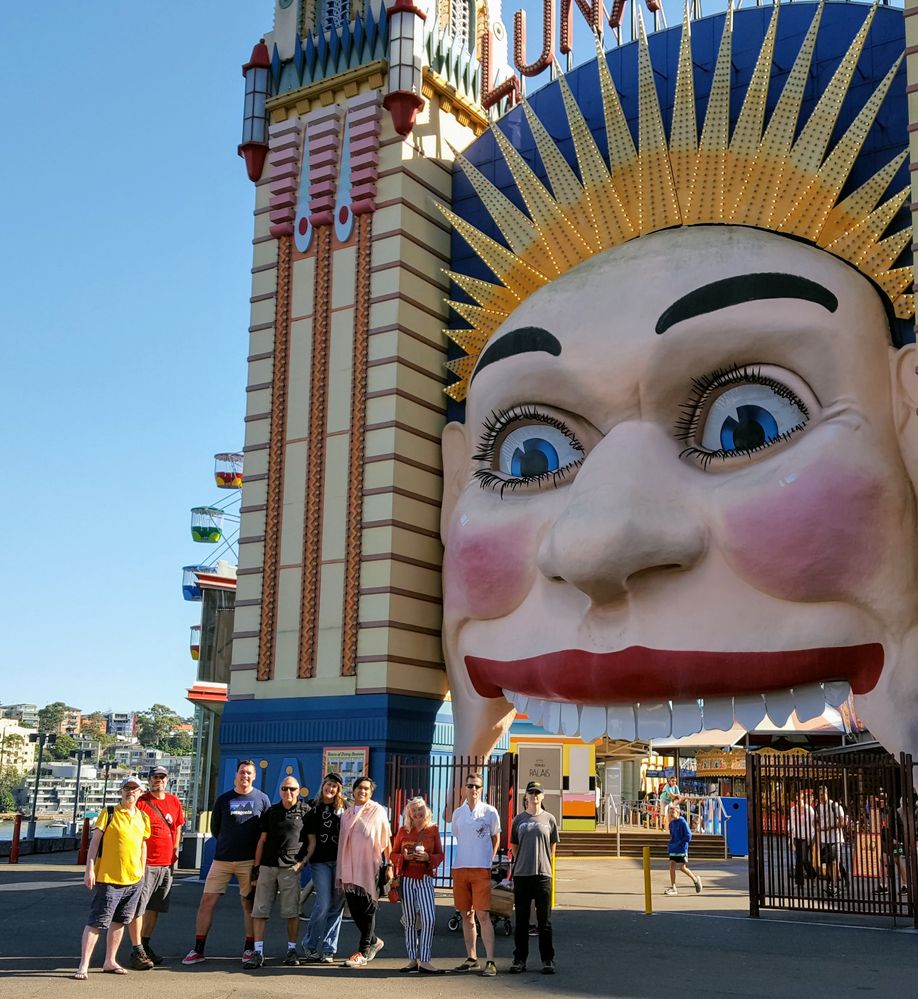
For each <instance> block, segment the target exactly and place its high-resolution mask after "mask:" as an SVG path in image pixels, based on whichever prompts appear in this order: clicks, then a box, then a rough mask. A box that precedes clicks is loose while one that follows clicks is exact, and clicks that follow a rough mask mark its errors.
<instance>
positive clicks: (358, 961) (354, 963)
mask: <svg viewBox="0 0 918 999" xmlns="http://www.w3.org/2000/svg"><path fill="white" fill-rule="evenodd" d="M369 963H370V962H369V961H368V960H367V959H366V958H365V957H364V956H363V954H361V953H360V951H357V953H356V954H354V956H353V957H349V958H348V959H347V960H346V961H345V962H344V967H345V968H365V967H366V966H367V965H368V964H369Z"/></svg>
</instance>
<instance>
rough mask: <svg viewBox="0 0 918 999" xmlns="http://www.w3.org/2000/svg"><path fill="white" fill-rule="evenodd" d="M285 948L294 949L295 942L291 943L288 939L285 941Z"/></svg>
mask: <svg viewBox="0 0 918 999" xmlns="http://www.w3.org/2000/svg"><path fill="white" fill-rule="evenodd" d="M287 950H296V944H295V943H291V942H290V941H289V940H288V941H287Z"/></svg>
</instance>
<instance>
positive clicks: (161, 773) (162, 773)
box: [150, 767, 169, 777]
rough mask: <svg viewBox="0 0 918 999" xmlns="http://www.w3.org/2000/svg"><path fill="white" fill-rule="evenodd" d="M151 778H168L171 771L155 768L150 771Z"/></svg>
mask: <svg viewBox="0 0 918 999" xmlns="http://www.w3.org/2000/svg"><path fill="white" fill-rule="evenodd" d="M150 776H151V777H168V776H169V771H168V770H167V769H166V768H165V767H153V769H152V770H151V771H150Z"/></svg>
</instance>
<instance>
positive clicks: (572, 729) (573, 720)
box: [561, 701, 580, 735]
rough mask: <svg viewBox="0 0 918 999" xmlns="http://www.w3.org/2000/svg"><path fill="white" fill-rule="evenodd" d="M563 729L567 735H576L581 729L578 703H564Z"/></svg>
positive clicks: (562, 713)
mask: <svg viewBox="0 0 918 999" xmlns="http://www.w3.org/2000/svg"><path fill="white" fill-rule="evenodd" d="M561 731H562V732H563V733H564V734H565V735H576V734H577V733H578V732H579V731H580V709H579V708H578V707H577V705H576V704H571V703H569V702H567V701H565V702H564V703H562V705H561Z"/></svg>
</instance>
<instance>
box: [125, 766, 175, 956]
mask: <svg viewBox="0 0 918 999" xmlns="http://www.w3.org/2000/svg"><path fill="white" fill-rule="evenodd" d="M168 784H169V771H168V770H167V769H166V768H165V767H154V768H153V769H152V770H151V771H150V790H149V791H146V792H144V793H143V794H142V795H141V796H140V798H138V800H137V807H138V808H139V809H140V810H141V811H142V812H146V814H147V818H149V820H150V838H149V839H148V840H147V865H146V867H145V868H144V872H143V886H142V887H141V889H140V903H139V905H138V906H137V914H136V916H135V917H134V926H133V927H132V930H133V931H134V934H135V935H136V934H137V933H139V934H140V942H141V945H142V952H143V953H145V954H146V958H144V956H143V953H141V954H139V955H138V954H137V953H136V952H135V953H134V955H133V956H132V957H131V967H133V968H135V969H136V970H138V971H143V970H146V969H148V968H151V967H152V966H153V965H157V964H162V963H163V959H162V958H161V957H160V956H159V954H157V953H156V952H155V951H154V950H153V948H152V947H151V946H150V937H152V936H153V930H154V929H155V928H156V920H157V919H158V918H159V914H160V913H161V912H168V911H169V893H170V891H171V890H172V877H173V872H174V870H175V865H176V862H177V861H178V851H179V843H180V842H181V839H182V826H184V825H185V811H184V809H183V808H182V803H181V802H180V801H179V800H178V798H176V796H175V795H174V794H169V793H168V791H166V787H167V786H168Z"/></svg>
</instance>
